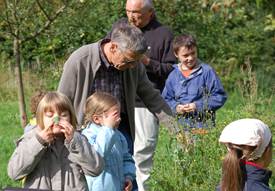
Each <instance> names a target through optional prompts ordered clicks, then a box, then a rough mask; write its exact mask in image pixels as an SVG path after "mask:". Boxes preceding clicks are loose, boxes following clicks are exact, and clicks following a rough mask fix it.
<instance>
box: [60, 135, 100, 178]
mask: <svg viewBox="0 0 275 191" xmlns="http://www.w3.org/2000/svg"><path fill="white" fill-rule="evenodd" d="M65 146H66V147H67V148H68V150H69V152H70V154H69V159H70V160H71V161H73V162H75V163H76V164H79V165H80V166H81V168H82V169H83V171H84V173H85V174H86V175H90V176H98V175H99V174H100V173H101V172H102V170H103V167H104V160H103V158H102V157H101V156H100V154H99V153H98V152H96V150H95V148H94V147H93V146H91V144H89V142H88V140H87V139H86V137H84V136H82V135H81V134H79V133H78V132H75V133H74V137H73V139H72V140H71V141H70V142H69V143H65Z"/></svg>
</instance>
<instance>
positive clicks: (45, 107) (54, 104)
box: [36, 92, 77, 129]
mask: <svg viewBox="0 0 275 191" xmlns="http://www.w3.org/2000/svg"><path fill="white" fill-rule="evenodd" d="M53 109H56V110H57V112H63V111H68V112H69V113H70V120H71V121H70V123H71V124H72V126H73V127H74V128H76V125H77V119H76V115H75V111H74V108H73V106H72V103H71V101H70V100H69V98H68V97H67V96H65V95H64V94H62V93H59V92H48V93H47V94H46V95H45V96H44V97H43V98H42V100H41V101H40V102H39V104H38V107H37V111H36V120H37V125H38V126H39V127H40V128H41V129H44V128H45V127H44V121H43V116H44V113H45V112H46V111H49V110H53Z"/></svg>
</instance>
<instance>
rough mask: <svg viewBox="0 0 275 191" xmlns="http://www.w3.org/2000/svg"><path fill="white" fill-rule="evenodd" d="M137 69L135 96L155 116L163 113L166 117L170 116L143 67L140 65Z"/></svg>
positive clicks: (166, 106) (167, 108) (169, 110)
mask: <svg viewBox="0 0 275 191" xmlns="http://www.w3.org/2000/svg"><path fill="white" fill-rule="evenodd" d="M137 67H139V68H138V70H139V74H138V87H137V94H138V96H139V97H140V98H141V100H142V101H143V103H144V104H145V105H146V107H147V108H148V109H149V110H150V111H151V112H153V113H155V114H158V113H161V112H164V113H166V114H167V115H172V111H171V109H170V107H169V106H168V105H167V103H166V102H165V100H164V99H163V98H162V97H161V94H160V91H159V90H157V89H155V88H154V87H153V86H152V83H151V82H150V81H149V79H148V77H147V74H146V72H145V67H144V66H143V65H142V64H140V65H138V66H137Z"/></svg>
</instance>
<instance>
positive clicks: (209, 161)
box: [0, 72, 275, 191]
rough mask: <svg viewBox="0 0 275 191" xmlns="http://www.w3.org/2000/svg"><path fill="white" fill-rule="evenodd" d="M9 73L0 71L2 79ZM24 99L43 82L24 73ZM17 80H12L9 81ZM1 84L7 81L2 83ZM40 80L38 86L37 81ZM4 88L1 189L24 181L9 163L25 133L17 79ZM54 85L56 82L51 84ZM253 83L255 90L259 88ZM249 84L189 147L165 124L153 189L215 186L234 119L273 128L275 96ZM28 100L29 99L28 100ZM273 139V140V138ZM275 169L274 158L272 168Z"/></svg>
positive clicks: (274, 186) (273, 180) (191, 190)
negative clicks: (223, 140)
mask: <svg viewBox="0 0 275 191" xmlns="http://www.w3.org/2000/svg"><path fill="white" fill-rule="evenodd" d="M5 75H6V74H5V73H3V72H1V75H0V76H2V78H3V76H5ZM24 77H25V78H26V82H27V83H26V84H25V87H26V89H27V94H26V98H27V100H28V99H29V97H30V95H31V92H32V91H33V89H34V86H37V85H41V83H40V82H39V80H38V79H36V80H35V79H33V77H30V75H29V74H27V75H26V74H25V75H24ZM11 81H13V80H11ZM2 82H3V81H2ZM34 82H36V84H33V83H34ZM3 84H4V83H1V85H0V88H1V91H0V97H1V99H0V105H1V109H0V116H1V117H0V132H1V133H0V145H1V146H0V153H1V154H0V189H3V188H4V187H6V186H19V187H20V186H21V182H20V181H17V182H16V181H12V180H11V179H9V178H8V176H7V170H6V169H7V163H8V160H9V157H10V155H11V154H12V152H13V150H14V148H15V141H16V139H18V138H19V137H20V136H21V135H22V133H23V129H22V128H21V127H20V121H19V117H18V116H19V111H18V103H17V100H16V88H12V87H13V85H12V84H13V83H10V84H8V85H6V86H4V85H3ZM53 86H56V85H53ZM256 87H257V86H255V87H254V88H256ZM246 91H247V87H244V86H240V87H239V88H236V91H234V92H229V93H228V100H227V102H226V104H225V105H224V107H223V108H221V109H220V110H218V112H217V119H216V121H217V124H216V127H215V128H212V129H209V133H208V134H204V135H197V136H196V142H195V144H193V145H192V146H191V147H189V148H188V150H183V149H182V146H184V145H183V144H182V143H180V141H178V140H177V139H176V137H175V135H172V134H170V133H169V132H168V130H167V129H166V127H165V126H161V129H160V136H159V142H158V146H157V151H156V154H155V159H154V161H155V162H154V168H153V172H152V179H151V181H150V184H151V188H152V189H151V190H153V191H167V190H172V191H185V190H188V191H200V190H201V191H208V190H209V191H210V190H215V187H216V186H217V184H218V183H219V179H220V175H221V162H222V158H223V156H224V153H225V148H224V147H223V145H220V144H219V143H218V137H219V135H220V132H221V130H222V129H223V127H224V126H225V125H227V124H228V123H230V122H231V121H233V120H236V119H240V118H246V117H250V118H252V117H254V118H259V119H261V120H263V121H265V122H266V123H267V124H268V125H269V126H270V127H271V129H272V131H273V135H274V132H275V121H274V118H275V99H274V97H273V94H267V93H263V92H259V90H258V89H255V90H253V91H251V90H250V92H254V93H252V94H249V95H247V94H246V93H245V92H246ZM27 103H28V102H27ZM273 141H275V139H273ZM270 169H271V170H273V171H274V170H275V161H274V162H273V163H272V164H271V166H270ZM270 187H271V188H272V189H275V177H274V176H273V177H272V178H271V181H270Z"/></svg>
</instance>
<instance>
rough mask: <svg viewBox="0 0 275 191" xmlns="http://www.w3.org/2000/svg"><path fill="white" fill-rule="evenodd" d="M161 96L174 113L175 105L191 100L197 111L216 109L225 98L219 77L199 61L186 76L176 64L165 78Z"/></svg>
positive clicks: (222, 103) (221, 104)
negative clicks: (195, 67)
mask: <svg viewBox="0 0 275 191" xmlns="http://www.w3.org/2000/svg"><path fill="white" fill-rule="evenodd" d="M162 97H163V98H164V99H165V101H166V102H167V103H168V105H169V106H170V108H171V109H172V110H173V112H175V113H176V106H177V105H179V104H188V103H192V102H194V103H195V104H196V108H197V111H199V112H200V111H204V110H211V111H216V110H217V109H219V108H220V107H222V106H223V105H224V103H225V101H226V99H227V96H226V93H225V91H224V89H223V86H222V84H221V81H220V79H219V77H218V76H217V74H216V73H215V71H214V70H213V69H212V68H211V67H210V66H209V65H207V64H204V63H199V67H198V68H197V69H196V70H195V71H194V72H192V73H191V75H190V76H188V77H184V76H183V75H182V73H181V71H180V69H179V65H176V66H175V68H174V70H173V71H172V72H171V73H170V75H169V76H168V79H167V80H166V84H165V88H164V90H163V92H162Z"/></svg>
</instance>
